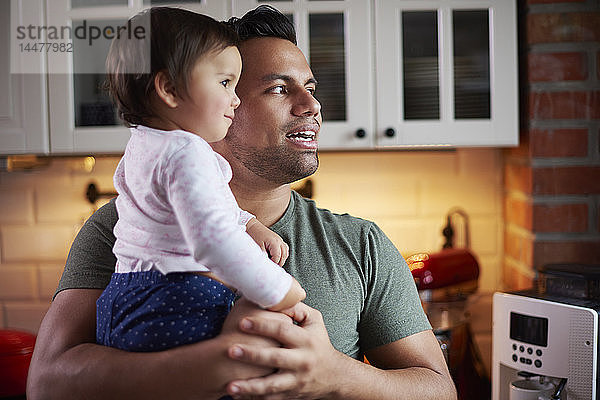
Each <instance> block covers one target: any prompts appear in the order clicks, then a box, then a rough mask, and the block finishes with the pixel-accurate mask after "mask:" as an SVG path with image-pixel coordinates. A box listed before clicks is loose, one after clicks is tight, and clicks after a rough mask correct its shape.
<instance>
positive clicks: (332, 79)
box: [0, 0, 518, 154]
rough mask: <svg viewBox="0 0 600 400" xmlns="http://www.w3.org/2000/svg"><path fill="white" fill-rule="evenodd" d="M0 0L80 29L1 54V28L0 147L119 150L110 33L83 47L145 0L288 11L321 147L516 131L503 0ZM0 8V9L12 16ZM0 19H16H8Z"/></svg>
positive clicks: (499, 140)
mask: <svg viewBox="0 0 600 400" xmlns="http://www.w3.org/2000/svg"><path fill="white" fill-rule="evenodd" d="M1 4H2V5H1V6H2V7H4V8H7V7H8V8H10V10H9V11H10V12H11V13H13V15H15V14H14V13H16V12H18V13H20V16H19V18H20V19H18V20H19V21H28V23H31V24H33V25H35V26H47V27H58V28H61V29H62V28H64V27H68V28H70V29H71V30H72V31H73V32H74V31H75V30H76V29H80V32H86V31H87V32H88V37H87V38H77V37H72V38H71V37H68V38H66V39H64V40H63V42H65V43H68V42H71V39H72V50H73V51H72V52H54V51H50V52H45V53H44V52H39V53H37V52H29V53H23V52H22V53H15V52H12V53H9V52H8V51H7V50H6V48H8V47H11V46H12V45H11V42H10V40H9V39H8V38H10V37H11V34H12V32H11V34H9V35H2V36H0V50H3V51H4V53H5V54H11V57H12V59H11V60H10V62H16V61H19V62H21V64H22V65H25V66H26V67H27V70H28V73H27V74H9V73H8V71H9V61H7V60H2V61H0V89H1V90H3V92H4V93H9V95H8V96H4V98H3V99H0V154H18V153H37V154H48V153H49V154H85V153H120V152H122V151H123V149H124V147H125V144H126V142H127V140H128V136H129V134H128V131H127V129H126V128H125V127H124V126H123V125H122V124H121V123H120V121H119V119H118V118H117V116H116V113H115V110H114V107H113V106H112V104H111V102H110V100H109V98H108V96H107V95H106V93H105V92H104V91H103V90H102V89H101V85H102V82H103V80H104V73H105V69H104V62H105V58H106V54H107V52H108V46H109V43H110V40H106V39H105V40H100V39H99V40H95V42H94V45H93V46H90V45H89V40H90V37H89V29H91V27H92V26H93V27H95V28H118V26H122V25H123V24H124V23H125V22H126V21H127V19H128V18H130V17H131V16H133V15H135V14H136V13H137V12H139V11H141V10H143V9H144V8H147V7H150V6H152V5H173V6H180V7H184V8H187V9H190V10H193V11H197V12H201V13H205V14H208V15H211V16H213V17H214V18H216V19H220V20H224V19H227V18H229V16H231V15H236V16H241V15H243V14H244V13H245V12H246V11H248V10H250V9H253V8H255V7H256V6H258V5H260V4H271V5H273V6H274V7H276V8H278V9H279V10H281V11H282V12H283V13H284V14H286V15H287V16H288V17H289V18H290V19H291V20H292V21H293V23H294V25H295V26H296V30H297V34H298V46H299V47H300V49H301V50H302V51H303V52H304V53H305V54H306V57H307V59H308V61H309V63H310V65H311V68H312V69H313V71H314V73H315V76H316V78H317V80H318V81H319V84H318V88H317V93H316V96H317V98H318V99H319V100H320V101H321V103H322V113H323V120H324V122H323V128H322V130H321V135H320V147H321V149H324V150H354V149H376V148H386V147H410V146H417V147H420V146H430V145H432V146H439V145H441V146H444V145H445V146H505V145H515V144H517V141H518V126H517V118H518V109H517V107H518V95H517V58H516V54H517V39H516V35H517V26H516V1H514V0H506V1H505V0H371V1H368V0H279V1H259V0H232V1H231V2H226V1H221V0H195V1H189V2H184V3H175V2H172V1H168V0H105V1H103V2H101V3H98V2H96V1H94V0H45V2H44V0H29V1H25V0H11V1H10V2H8V1H5V2H2V3H1ZM44 9H45V13H44V12H43V10H44ZM2 11H5V10H2ZM1 14H2V17H1V18H4V19H6V18H7V17H6V16H7V15H9V13H8V12H2V13H1ZM5 22H6V21H5ZM0 26H1V28H0V29H5V30H6V29H13V28H12V27H11V28H8V27H9V26H10V24H8V23H5V24H1V25H0ZM45 33H47V32H45ZM74 36H75V35H74ZM40 39H41V40H46V41H49V40H47V37H46V36H44V37H40ZM13 47H14V46H13ZM17 59H18V60H17Z"/></svg>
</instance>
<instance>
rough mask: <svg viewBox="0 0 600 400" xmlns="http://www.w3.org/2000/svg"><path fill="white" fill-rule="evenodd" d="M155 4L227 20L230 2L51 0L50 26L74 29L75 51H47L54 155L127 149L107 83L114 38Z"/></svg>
mask: <svg viewBox="0 0 600 400" xmlns="http://www.w3.org/2000/svg"><path fill="white" fill-rule="evenodd" d="M153 5H169V6H177V7H182V8H186V9H189V10H192V11H196V12H200V13H203V14H208V15H210V16H212V17H214V18H216V19H219V20H222V19H224V18H227V16H228V14H229V13H228V10H227V4H226V2H223V1H220V0H195V1H188V2H173V1H164V0H161V1H156V0H153V1H150V0H134V1H131V0H104V1H102V2H98V1H96V0H47V21H48V25H49V26H56V27H63V26H69V27H71V28H72V32H73V39H72V51H71V52H67V53H61V52H49V53H48V69H49V75H48V88H49V90H48V92H49V100H48V106H49V115H50V138H51V140H50V142H51V151H52V152H53V153H114V152H117V153H118V152H122V151H123V150H124V149H125V145H126V143H127V140H128V139H129V131H128V129H127V128H125V127H124V126H123V125H122V122H121V121H120V120H119V119H118V116H117V114H116V110H115V108H114V107H113V105H112V103H111V100H110V98H109V97H108V95H107V93H106V91H105V90H103V89H102V84H103V82H104V78H105V73H106V69H105V61H106V55H107V54H108V48H109V46H110V43H111V38H112V37H113V36H114V34H115V32H116V31H117V30H118V29H119V27H121V26H124V25H125V24H126V23H127V20H128V19H129V18H131V17H132V16H134V15H135V14H137V13H138V12H140V11H142V10H143V9H145V8H148V7H151V6H153Z"/></svg>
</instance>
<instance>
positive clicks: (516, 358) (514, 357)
mask: <svg viewBox="0 0 600 400" xmlns="http://www.w3.org/2000/svg"><path fill="white" fill-rule="evenodd" d="M512 359H513V361H514V362H517V360H518V359H519V358H518V357H517V355H516V354H513V356H512Z"/></svg>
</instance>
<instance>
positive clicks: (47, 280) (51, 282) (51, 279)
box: [39, 264, 64, 299]
mask: <svg viewBox="0 0 600 400" xmlns="http://www.w3.org/2000/svg"><path fill="white" fill-rule="evenodd" d="M63 270H64V265H62V264H53V265H49V264H48V265H46V264H44V265H40V268H39V274H40V278H39V279H40V285H39V286H40V298H41V299H51V298H52V296H54V293H55V292H56V288H57V287H58V281H59V280H60V277H61V275H62V272H63Z"/></svg>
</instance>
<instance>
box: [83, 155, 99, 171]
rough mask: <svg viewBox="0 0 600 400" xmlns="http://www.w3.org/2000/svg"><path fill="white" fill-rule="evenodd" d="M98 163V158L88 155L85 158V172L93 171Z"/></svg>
mask: <svg viewBox="0 0 600 400" xmlns="http://www.w3.org/2000/svg"><path fill="white" fill-rule="evenodd" d="M95 165H96V159H95V158H94V157H86V158H84V159H83V169H84V170H85V172H92V171H93V170H94V166H95Z"/></svg>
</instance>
